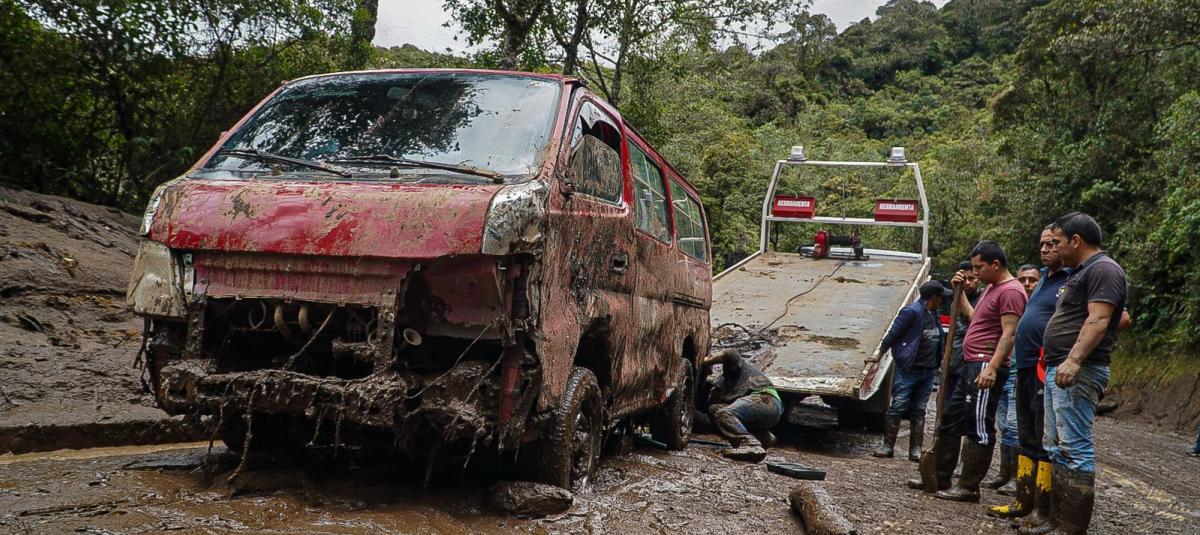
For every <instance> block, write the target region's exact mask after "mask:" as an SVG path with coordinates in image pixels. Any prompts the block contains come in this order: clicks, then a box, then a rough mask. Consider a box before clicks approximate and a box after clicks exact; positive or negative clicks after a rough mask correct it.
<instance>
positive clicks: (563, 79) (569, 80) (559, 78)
mask: <svg viewBox="0 0 1200 535" xmlns="http://www.w3.org/2000/svg"><path fill="white" fill-rule="evenodd" d="M408 73H430V74H499V75H505V76H524V77H529V78H542V79H546V80H554V81H556V82H559V83H561V84H574V83H581V81H580V79H579V78H576V77H574V76H567V75H565V74H550V73H540V72H522V71H500V70H493V69H371V70H362V71H341V72H330V73H323V74H312V75H309V76H302V77H300V78H296V79H295V80H287V81H286V82H284V83H285V84H286V83H290V82H296V81H299V80H307V79H310V78H323V77H327V76H346V75H352V74H354V75H358V74H408Z"/></svg>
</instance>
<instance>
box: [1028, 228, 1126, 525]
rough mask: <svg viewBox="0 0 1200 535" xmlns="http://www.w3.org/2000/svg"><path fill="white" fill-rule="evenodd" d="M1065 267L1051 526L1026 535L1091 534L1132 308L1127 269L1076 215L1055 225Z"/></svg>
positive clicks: (1051, 370) (1050, 378) (1049, 415)
mask: <svg viewBox="0 0 1200 535" xmlns="http://www.w3.org/2000/svg"><path fill="white" fill-rule="evenodd" d="M1052 230H1053V231H1054V242H1055V245H1056V246H1057V248H1058V253H1059V257H1060V259H1061V260H1062V263H1063V265H1064V266H1067V267H1071V268H1073V269H1074V270H1073V271H1072V272H1071V275H1070V276H1069V277H1068V278H1067V281H1066V283H1065V285H1064V286H1063V291H1062V296H1061V297H1060V298H1059V299H1058V304H1057V306H1056V307H1055V309H1054V315H1053V316H1051V317H1050V322H1049V323H1047V324H1046V332H1045V334H1044V336H1043V341H1042V343H1043V347H1044V350H1045V354H1046V392H1045V405H1046V407H1045V429H1044V437H1043V444H1044V446H1045V448H1046V451H1047V453H1048V454H1049V455H1050V460H1051V461H1052V463H1053V476H1052V478H1051V479H1052V484H1051V493H1052V497H1051V508H1050V509H1051V511H1050V517H1049V519H1048V521H1047V522H1046V523H1044V524H1040V525H1036V526H1033V527H1031V528H1024V529H1022V533H1047V532H1050V531H1054V530H1057V531H1054V532H1055V533H1086V532H1087V529H1088V524H1089V523H1090V521H1091V518H1092V507H1093V505H1094V504H1095V499H1096V492H1095V485H1096V450H1095V444H1094V442H1093V436H1092V424H1093V422H1094V420H1095V417H1096V405H1097V404H1098V403H1099V402H1100V398H1101V396H1103V394H1104V387H1105V386H1106V385H1107V384H1108V377H1109V363H1110V362H1111V361H1112V351H1113V345H1114V343H1115V342H1116V338H1117V329H1118V326H1119V324H1120V318H1121V313H1122V311H1123V310H1124V309H1125V296H1126V292H1127V285H1126V280H1125V271H1124V270H1123V269H1121V266H1120V265H1118V264H1117V263H1116V261H1114V260H1113V259H1112V258H1110V257H1109V256H1108V254H1107V253H1105V252H1104V251H1103V250H1102V249H1101V248H1100V246H1101V237H1102V236H1101V232H1100V225H1098V224H1096V220H1094V219H1092V217H1091V216H1089V215H1087V214H1084V213H1080V212H1072V213H1069V214H1067V215H1064V216H1062V217H1060V218H1058V220H1057V221H1055V222H1054V225H1053V227H1052Z"/></svg>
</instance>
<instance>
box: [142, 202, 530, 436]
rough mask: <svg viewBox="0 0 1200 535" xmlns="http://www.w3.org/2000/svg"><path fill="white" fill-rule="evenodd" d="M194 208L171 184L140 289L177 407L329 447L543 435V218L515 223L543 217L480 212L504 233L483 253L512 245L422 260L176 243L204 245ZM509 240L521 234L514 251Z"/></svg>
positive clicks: (171, 405)
mask: <svg viewBox="0 0 1200 535" xmlns="http://www.w3.org/2000/svg"><path fill="white" fill-rule="evenodd" d="M512 187H513V188H514V189H521V190H522V191H524V190H530V189H532V190H539V187H537V186H534V187H530V186H516V185H514V186H512ZM240 193H242V195H240V196H239V198H242V199H243V200H244V199H245V198H247V197H248V195H245V194H244V193H245V190H242V191H241V192H240ZM304 194H305V195H307V194H308V193H304ZM512 196H513V195H509V196H506V197H504V198H509V197H512ZM516 197H517V198H518V199H519V200H520V202H527V201H528V197H529V195H528V194H527V193H521V194H518V195H516ZM489 198H490V195H489ZM343 200H344V199H343ZM503 202H507V201H503ZM484 206H485V207H489V209H495V203H494V202H490V203H489V204H485V205H484ZM185 207H186V203H184V202H179V201H178V200H177V199H174V194H173V193H172V192H170V191H168V192H167V194H166V198H165V199H164V202H163V208H162V209H163V210H165V211H166V213H165V214H163V217H160V218H159V219H160V220H161V221H160V220H156V222H155V223H154V225H152V227H151V231H150V233H149V239H148V240H146V241H145V242H144V243H143V245H142V249H141V251H140V252H139V254H138V257H137V261H136V262H135V269H134V275H133V279H132V281H131V284H130V290H129V294H128V298H129V301H130V304H131V306H133V308H134V309H135V310H136V311H137V312H138V313H139V314H140V315H142V316H143V317H145V318H147V332H146V345H145V350H146V352H147V359H146V360H147V363H148V366H147V368H148V370H149V372H150V373H149V375H150V379H151V383H152V384H153V389H154V392H155V394H156V398H157V400H158V403H159V405H160V406H161V407H162V408H163V409H164V410H166V411H167V412H168V413H170V414H189V415H196V414H198V415H211V416H213V417H214V420H215V421H216V422H217V423H218V425H226V424H227V423H230V422H234V423H237V422H240V421H241V420H242V417H243V416H245V415H255V416H258V415H270V416H272V417H274V416H280V417H282V418H273V419H272V420H271V421H272V422H287V424H286V425H288V426H291V427H294V428H297V429H292V430H290V431H289V434H290V435H292V436H298V437H305V438H304V440H305V441H306V442H312V443H314V444H315V445H340V444H342V443H351V442H364V443H372V444H383V445H387V446H389V447H394V448H397V449H399V450H402V451H410V452H420V451H427V450H429V449H430V447H431V446H432V447H434V448H435V449H442V448H443V447H445V449H446V450H447V451H454V450H455V449H457V450H461V451H464V452H468V454H469V452H471V451H474V450H476V449H477V448H487V447H497V448H499V449H501V450H511V449H515V448H517V447H518V446H520V445H521V444H522V443H524V442H528V441H529V440H532V439H533V438H534V437H536V434H537V432H538V430H537V427H538V422H539V418H537V417H536V416H535V415H534V405H535V402H536V400H537V396H538V394H539V392H540V390H541V388H542V375H541V366H540V362H539V360H538V358H537V357H536V355H535V354H534V349H533V348H534V344H533V342H532V341H531V340H530V337H529V335H528V334H527V329H528V321H529V317H530V312H529V308H530V305H529V298H528V291H529V290H528V288H529V286H530V283H529V279H530V272H531V270H532V269H533V264H534V261H533V258H534V257H533V255H532V254H530V253H529V249H530V247H531V245H530V244H531V243H532V242H535V241H536V240H537V236H536V234H537V230H536V229H532V230H531V229H530V228H529V225H533V226H535V227H536V225H537V224H536V222H534V223H530V222H528V221H526V223H519V222H514V221H515V220H516V219H528V217H526V216H528V215H529V214H530V212H528V211H525V210H519V211H509V212H505V211H504V210H496V213H504V214H506V215H504V216H503V218H504V221H495V220H494V219H498V218H486V217H485V218H482V219H484V220H482V221H480V226H481V227H486V228H488V229H492V230H493V231H494V230H495V229H498V228H499V229H501V230H502V231H503V234H502V233H497V232H493V233H492V234H491V237H490V238H486V239H484V238H481V239H484V240H485V241H486V242H487V243H488V245H487V247H482V246H480V245H475V247H480V249H488V252H496V253H500V254H480V253H479V251H480V249H476V252H475V253H474V254H465V251H464V252H463V253H464V254H453V253H455V251H450V253H451V254H440V253H439V254H436V255H428V256H431V258H420V259H414V258H404V257H399V258H397V257H385V258H377V257H365V256H340V255H315V254H299V253H311V252H312V251H309V250H295V251H293V250H286V249H284V250H278V249H277V250H275V251H272V252H269V253H268V252H261V251H256V250H251V249H254V248H255V247H254V244H253V243H251V242H249V241H248V240H245V239H243V240H242V241H241V242H238V243H239V244H240V245H241V247H242V249H243V250H229V249H235V248H234V247H226V249H225V250H215V249H200V250H195V249H183V248H176V247H170V245H185V243H183V241H184V240H193V243H194V238H192V237H191V236H193V234H194V233H192V232H190V231H191V229H192V228H194V227H196V225H194V224H193V225H190V226H189V225H188V224H187V223H184V222H183V221H186V218H185V217H184V212H181V210H182V209H183V208H185ZM377 212H378V210H376V214H375V215H378V213H377ZM520 214H525V216H520V217H518V216H519V215H520ZM342 215H343V217H336V215H335V216H331V217H336V218H337V219H338V220H340V221H346V220H348V219H349V218H350V217H351V216H349V215H346V214H342ZM538 217H540V214H539V213H538V212H537V211H536V210H535V211H533V212H532V219H534V220H536V219H537V218H538ZM505 225H507V227H506V226H505ZM452 231H453V229H449V230H448V229H446V228H436V229H431V232H440V233H449V232H452ZM504 234H512V235H513V236H514V237H513V239H511V240H505V241H504V242H503V245H502V246H501V245H500V241H499V240H497V238H498V237H501V236H502V235H504ZM417 238H418V237H414V238H411V239H417ZM206 239H208V238H206ZM156 240H161V242H160V241H156ZM226 243H232V241H229V242H226ZM246 244H250V245H249V246H247V245H246ZM397 247H398V246H397ZM501 249H502V250H501ZM185 251H186V252H185ZM396 256H399V255H396ZM255 425H260V424H257V423H256V424H255ZM273 425H276V424H273ZM274 431H275V430H272V432H274ZM260 432H261V430H259V431H256V434H260ZM222 437H223V438H225V437H226V435H225V433H224V432H223V433H222ZM309 437H311V438H309ZM227 441H228V438H227ZM231 447H234V445H232V444H231Z"/></svg>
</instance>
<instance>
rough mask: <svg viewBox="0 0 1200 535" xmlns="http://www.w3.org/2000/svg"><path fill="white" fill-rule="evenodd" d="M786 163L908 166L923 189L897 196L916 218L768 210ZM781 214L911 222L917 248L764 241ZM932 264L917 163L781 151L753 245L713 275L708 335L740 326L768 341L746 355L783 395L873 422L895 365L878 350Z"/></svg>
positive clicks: (849, 221) (833, 220)
mask: <svg viewBox="0 0 1200 535" xmlns="http://www.w3.org/2000/svg"><path fill="white" fill-rule="evenodd" d="M788 165H825V166H847V165H854V166H882V165H899V166H907V167H909V168H910V169H911V170H912V174H913V176H914V177H915V178H916V181H917V188H918V192H919V194H920V199H919V200H916V199H914V200H912V201H897V202H911V203H912V204H913V209H914V212H915V209H916V206H917V205H918V204H919V205H920V207H921V212H920V215H919V219H917V220H916V221H906V222H905V221H881V220H878V218H877V219H862V218H846V217H821V216H816V215H811V216H806V217H802V218H795V217H780V216H778V215H777V214H776V213H774V212H773V207H774V205H775V203H774V202H773V200H774V197H775V191H776V188H777V186H778V181H779V177H780V172H781V170H782V168H783V167H784V166H788ZM787 222H803V223H818V224H834V225H888V226H909V227H918V228H921V229H922V231H923V236H922V250H921V252H920V253H909V252H902V251H886V250H877V249H866V250H864V251H863V252H864V253H865V259H862V260H854V259H852V258H844V257H849V256H852V255H851V250H850V249H839V248H836V247H835V248H833V252H834V253H838V254H839V256H842V257H843V258H834V257H828V258H821V259H816V258H813V257H811V256H807V255H804V254H801V253H794V252H783V251H774V250H770V249H769V247H768V243H769V242H768V239H767V237H768V234H769V233H770V230H771V224H778V223H787ZM929 267H930V261H929V256H928V204H927V202H926V199H925V192H924V186H923V184H922V182H921V178H920V169H919V167H918V166H917V164H916V163H914V162H907V161H900V162H896V161H893V162H888V163H882V162H810V161H805V160H799V161H797V160H793V159H788V160H780V161H779V162H777V163H776V166H775V172H774V173H773V174H772V179H771V183H770V186H769V187H768V192H767V197H766V199H765V200H764V202H763V219H762V231H761V235H760V243H759V250H758V251H757V252H755V253H753V254H752V255H750V256H749V257H748V258H746V259H744V260H742V261H741V262H739V263H737V264H736V265H734V266H732V267H730V268H729V269H727V270H725V271H724V272H722V273H720V274H718V275H717V276H716V277H714V279H713V306H712V311H711V318H712V319H711V322H712V325H713V328H714V330H715V332H714V340H717V339H718V338H719V337H720V336H721V333H736V332H738V331H743V332H746V333H750V334H754V335H760V336H761V339H762V340H765V341H766V344H767V346H766V347H764V348H761V349H760V350H758V351H755V352H754V354H753V355H752V357H753V358H754V359H755V361H756V362H758V364H759V365H760V366H762V367H763V368H764V371H765V372H766V374H767V375H768V376H769V377H770V378H771V381H772V382H773V383H774V384H775V385H776V387H777V388H778V390H779V391H780V393H781V394H783V395H784V398H785V401H795V400H798V399H802V398H804V397H806V396H810V395H818V396H821V397H822V399H823V400H824V401H826V403H829V404H831V405H833V406H835V407H836V408H838V409H839V420H842V421H843V422H845V421H847V420H850V421H857V422H859V423H865V424H866V425H868V427H875V426H877V423H875V421H876V420H878V421H882V418H881V416H882V413H883V411H884V410H885V409H886V407H887V404H888V403H889V402H890V387H889V385H890V377H891V369H892V357H891V354H890V353H888V354H884V355H881V354H880V352H879V346H880V343H881V342H882V341H883V335H884V334H885V333H886V332H887V329H888V327H889V326H890V325H891V322H892V319H893V318H895V316H896V314H897V312H898V311H899V310H900V308H902V307H904V306H905V305H907V304H908V303H911V302H912V301H913V299H915V298H916V296H917V288H918V287H919V286H920V285H921V283H923V282H924V281H926V280H928V278H929ZM717 343H720V342H719V341H718V342H717ZM872 416H874V417H875V418H871V417H872ZM863 417H865V418H866V419H865V420H863Z"/></svg>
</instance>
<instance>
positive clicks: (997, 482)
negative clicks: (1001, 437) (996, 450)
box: [983, 445, 1017, 489]
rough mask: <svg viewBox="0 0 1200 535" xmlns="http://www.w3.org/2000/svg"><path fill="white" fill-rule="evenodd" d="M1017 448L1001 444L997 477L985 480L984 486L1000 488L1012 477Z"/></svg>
mask: <svg viewBox="0 0 1200 535" xmlns="http://www.w3.org/2000/svg"><path fill="white" fill-rule="evenodd" d="M1016 451H1017V450H1016V448H1012V447H1009V446H1003V445H1002V446H1000V469H999V470H997V471H996V477H993V478H991V479H988V480H987V481H984V482H983V486H985V487H987V488H989V489H998V488H1000V487H1003V486H1004V484H1005V483H1008V480H1010V479H1012V474H1013V461H1014V460H1015V459H1016V455H1015V454H1016Z"/></svg>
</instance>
